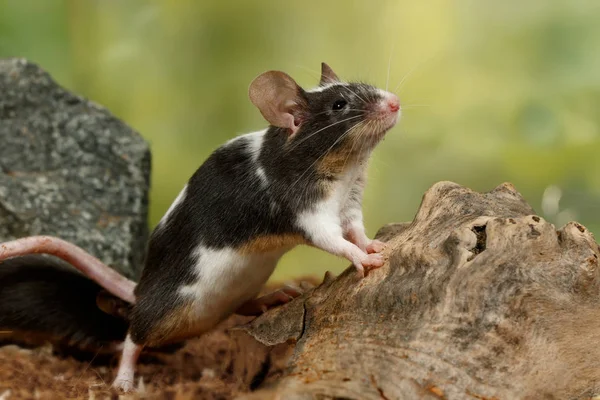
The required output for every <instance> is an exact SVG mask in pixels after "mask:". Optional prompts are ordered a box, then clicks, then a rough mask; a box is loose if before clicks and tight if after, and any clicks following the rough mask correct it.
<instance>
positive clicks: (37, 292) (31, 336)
mask: <svg viewBox="0 0 600 400" xmlns="http://www.w3.org/2000/svg"><path fill="white" fill-rule="evenodd" d="M128 306H129V304H128V303H126V302H124V301H123V300H121V299H119V298H117V297H114V296H112V295H110V294H109V293H107V292H106V291H105V290H104V289H102V287H101V286H100V285H98V284H97V283H96V282H94V281H92V280H90V279H88V278H87V277H86V276H85V275H83V274H81V273H79V272H78V271H77V270H75V269H74V268H72V267H71V266H70V265H69V264H67V263H66V262H64V261H63V260H61V259H58V258H55V257H48V256H45V255H38V254H31V255H25V256H22V257H14V258H10V259H7V260H4V261H3V262H0V345H3V344H19V345H21V346H26V347H27V346H36V345H43V344H45V343H51V344H52V345H53V348H54V349H56V350H58V351H59V352H60V353H69V354H73V353H74V352H77V353H79V354H87V355H93V356H96V355H97V354H101V353H106V354H113V353H114V352H115V351H118V349H119V347H120V345H121V344H122V342H123V337H124V336H125V334H126V332H127V328H128V322H127V314H126V309H127V308H128Z"/></svg>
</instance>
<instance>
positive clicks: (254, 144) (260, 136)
mask: <svg viewBox="0 0 600 400" xmlns="http://www.w3.org/2000/svg"><path fill="white" fill-rule="evenodd" d="M266 132H267V130H266V129H265V130H262V131H258V132H252V133H249V134H247V135H244V137H246V138H247V140H248V151H249V153H250V156H251V157H252V163H253V164H254V165H255V166H256V175H258V177H259V178H260V180H261V182H262V183H263V185H264V186H267V185H268V184H269V181H268V179H267V174H266V173H265V170H264V168H263V167H262V166H261V165H260V162H259V161H258V157H259V156H260V150H261V149H262V144H263V141H264V138H265V133H266Z"/></svg>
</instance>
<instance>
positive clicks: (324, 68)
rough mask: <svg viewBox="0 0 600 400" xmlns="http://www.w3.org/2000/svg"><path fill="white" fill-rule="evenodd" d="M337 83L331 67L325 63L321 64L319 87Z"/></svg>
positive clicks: (337, 79) (337, 80)
mask: <svg viewBox="0 0 600 400" xmlns="http://www.w3.org/2000/svg"><path fill="white" fill-rule="evenodd" d="M339 81H340V78H338V76H337V75H336V74H335V72H333V70H332V69H331V67H330V66H329V65H327V64H325V63H321V81H320V82H319V86H325V85H327V84H328V83H336V82H339Z"/></svg>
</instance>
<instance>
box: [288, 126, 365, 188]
mask: <svg viewBox="0 0 600 400" xmlns="http://www.w3.org/2000/svg"><path fill="white" fill-rule="evenodd" d="M362 123H364V121H359V122H357V123H356V124H354V125H353V126H351V127H350V128H348V130H346V132H344V133H343V134H341V135H340V137H339V138H337V139H336V141H335V142H333V144H332V145H331V146H329V148H328V149H327V150H326V151H325V152H324V153H323V154H321V155H320V156H319V157H317V159H316V160H315V161H314V162H313V163H312V164H310V165H309V166H308V168H306V169H305V170H304V172H303V173H302V174H301V175H300V176H299V177H298V179H296V180H295V181H294V182H293V183H292V184H291V185H290V186H289V189H288V193H291V188H292V187H294V186H295V185H296V184H297V183H298V182H300V180H301V179H302V178H303V177H304V175H306V173H307V172H308V171H310V170H311V169H312V167H314V166H315V164H316V163H317V162H318V161H320V160H321V159H322V158H323V157H325V156H326V155H328V154H329V152H330V151H331V149H333V148H334V147H335V145H336V144H338V143H339V142H340V141H341V140H342V139H344V138H345V137H346V136H347V135H348V134H349V133H350V132H351V131H352V130H353V129H354V128H356V127H357V126H359V125H360V124H362Z"/></svg>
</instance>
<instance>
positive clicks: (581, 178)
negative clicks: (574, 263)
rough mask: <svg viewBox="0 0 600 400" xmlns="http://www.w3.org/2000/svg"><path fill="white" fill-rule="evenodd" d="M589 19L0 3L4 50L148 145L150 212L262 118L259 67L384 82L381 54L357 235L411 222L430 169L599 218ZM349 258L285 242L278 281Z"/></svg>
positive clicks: (596, 33) (519, 9) (547, 207)
mask: <svg viewBox="0 0 600 400" xmlns="http://www.w3.org/2000/svg"><path fill="white" fill-rule="evenodd" d="M599 21H600V1H598V0H587V1H586V0H561V1H552V0H521V1H513V0H509V1H502V2H500V1H487V0H453V1H451V0H437V1H414V0H402V1H400V0H396V1H356V0H346V1H322V0H303V1H301V2H293V3H292V2H286V1H275V0H273V1H258V0H247V1H239V2H226V1H208V0H204V1H193V0H179V1H134V0H129V1H118V0H94V1H92V0H71V1H54V0H39V1H26V0H12V1H5V0H0V56H1V57H9V56H19V57H26V58H28V59H30V60H32V61H35V62H37V63H39V64H40V65H42V66H43V67H44V68H45V69H47V70H48V71H49V72H50V73H51V74H52V75H53V76H54V78H55V79H56V80H57V81H58V82H59V83H61V84H62V85H63V86H65V87H67V88H68V89H71V90H73V91H75V92H78V93H80V94H82V95H84V96H86V97H88V98H90V99H92V100H94V101H95V102H97V103H100V104H102V105H104V106H106V107H107V108H108V109H110V110H111V111H112V112H113V113H114V114H116V115H117V116H119V117H120V118H122V119H123V120H124V121H126V122H127V123H128V124H130V125H131V126H132V127H134V128H135V129H137V130H138V131H139V132H140V133H141V134H142V135H143V136H144V137H145V138H146V139H147V140H148V141H149V142H150V144H151V146H152V151H153V173H152V193H151V212H150V224H151V226H154V225H155V224H156V223H157V222H158V220H159V218H160V217H161V215H162V214H163V213H164V212H165V211H166V209H167V208H168V206H169V204H170V202H171V201H172V200H173V199H174V198H175V196H176V195H177V193H178V192H179V190H180V189H181V188H182V186H183V185H184V184H185V182H186V180H187V179H188V178H189V176H190V175H191V174H192V173H193V172H194V170H195V169H196V168H197V167H198V166H199V165H200V164H201V163H202V162H203V160H204V159H205V158H206V157H207V156H208V155H209V153H210V152H211V151H212V150H214V149H215V148H216V147H217V146H218V145H219V144H221V143H223V142H224V141H225V140H227V139H229V138H231V137H233V136H235V135H237V134H240V133H244V132H248V131H251V130H257V129H260V128H262V127H263V126H264V125H265V124H264V121H263V120H262V118H261V116H260V114H259V113H258V111H257V110H255V109H254V108H253V106H252V105H251V103H250V102H249V100H248V99H247V88H248V84H249V83H250V81H251V80H252V79H253V78H254V77H255V76H256V75H258V74H259V73H261V72H263V71H265V70H268V69H281V70H284V71H286V72H288V73H289V74H291V75H292V76H293V77H295V78H296V79H297V81H298V82H299V83H300V84H301V85H303V86H305V87H311V86H314V85H316V83H317V81H318V77H319V66H320V62H321V61H326V62H328V63H329V64H330V65H331V66H332V67H333V69H334V70H336V72H337V73H338V75H340V76H341V77H343V78H345V79H361V80H366V81H368V82H370V83H373V84H376V85H379V86H382V87H385V86H386V82H387V76H388V65H389V66H390V68H389V88H390V89H391V90H395V91H396V93H398V94H399V95H400V98H401V101H402V102H403V104H404V109H403V119H402V120H401V122H400V124H399V125H398V126H397V127H396V128H394V129H393V130H392V131H391V132H390V133H389V134H388V136H387V139H386V140H385V141H384V142H383V143H382V144H381V145H380V146H379V148H378V149H377V150H376V151H375V153H374V156H373V159H372V163H371V168H370V182H369V185H368V186H367V191H366V194H365V202H364V214H365V219H366V225H367V228H368V231H369V234H370V235H373V234H374V233H375V231H376V230H377V228H378V227H380V226H381V225H383V224H384V223H387V222H393V221H407V220H411V219H412V217H413V215H414V214H415V212H416V210H417V207H418V205H419V202H420V200H421V196H422V194H423V192H424V191H425V190H427V188H428V187H429V186H430V185H431V184H433V183H434V182H436V181H440V180H452V181H455V182H458V183H460V184H462V185H466V186H469V187H471V188H473V189H475V190H479V191H487V190H490V189H492V188H493V187H495V186H496V185H498V184H500V183H502V182H504V181H510V182H512V183H514V184H515V185H516V187H517V189H518V190H519V191H520V192H521V193H522V194H523V195H524V196H525V197H526V198H527V200H528V201H529V202H530V204H532V205H533V207H534V208H535V209H536V210H537V212H538V213H539V214H540V215H542V216H544V217H545V218H546V219H548V220H550V221H552V222H553V223H555V224H557V225H559V226H561V225H563V224H564V223H565V222H568V221H569V220H572V219H577V220H578V221H580V222H581V223H583V224H584V225H586V226H587V227H588V228H590V229H591V230H592V231H595V232H596V233H598V232H600V160H599V158H598V157H599V155H600V133H599V126H600V112H598V110H599V106H600V23H599ZM401 83H402V84H401ZM399 86H400V87H399ZM347 264H348V263H347V262H345V261H343V260H338V259H336V258H335V257H333V256H329V255H327V254H323V253H322V252H320V251H317V250H314V249H309V248H298V249H296V250H294V251H292V252H291V253H289V254H288V255H286V256H285V258H284V259H283V260H282V262H281V264H280V265H279V267H278V269H277V271H276V273H275V275H274V278H276V279H278V278H284V277H286V278H287V277H290V276H296V275H304V274H310V273H318V274H322V273H323V272H324V271H325V270H326V269H330V270H334V271H339V270H341V269H342V268H343V267H345V266H346V265H347Z"/></svg>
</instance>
